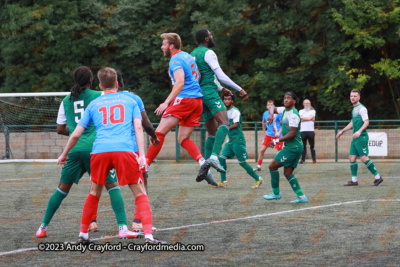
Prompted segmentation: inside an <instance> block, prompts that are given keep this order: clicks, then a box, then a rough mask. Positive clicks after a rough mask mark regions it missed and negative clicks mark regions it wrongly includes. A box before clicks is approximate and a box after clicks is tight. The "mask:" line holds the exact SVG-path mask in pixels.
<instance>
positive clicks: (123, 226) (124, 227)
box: [118, 225, 128, 232]
mask: <svg viewBox="0 0 400 267" xmlns="http://www.w3.org/2000/svg"><path fill="white" fill-rule="evenodd" d="M118 228H119V230H120V231H123V232H126V231H128V227H127V226H126V225H122V226H119V227H118Z"/></svg>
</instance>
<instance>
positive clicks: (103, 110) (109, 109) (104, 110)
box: [99, 104, 125, 125]
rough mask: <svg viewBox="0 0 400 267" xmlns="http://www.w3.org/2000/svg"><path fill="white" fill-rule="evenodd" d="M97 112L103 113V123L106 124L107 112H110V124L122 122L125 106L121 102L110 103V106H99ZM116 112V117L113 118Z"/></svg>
mask: <svg viewBox="0 0 400 267" xmlns="http://www.w3.org/2000/svg"><path fill="white" fill-rule="evenodd" d="M99 112H100V113H101V114H102V115H103V125H105V124H108V121H107V118H108V113H110V123H111V124H118V123H123V122H124V121H125V108H124V105H122V104H118V105H112V106H110V107H106V106H103V107H101V108H99ZM116 113H117V114H119V116H118V117H119V118H118V119H116V118H115V114H116Z"/></svg>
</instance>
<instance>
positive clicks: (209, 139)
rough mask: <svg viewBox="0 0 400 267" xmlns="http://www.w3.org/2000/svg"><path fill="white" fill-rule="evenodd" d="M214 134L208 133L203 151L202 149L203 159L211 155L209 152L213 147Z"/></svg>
mask: <svg viewBox="0 0 400 267" xmlns="http://www.w3.org/2000/svg"><path fill="white" fill-rule="evenodd" d="M214 142H215V136H211V135H209V136H208V137H207V140H206V145H205V151H204V159H209V158H210V156H211V152H212V150H213V147H214Z"/></svg>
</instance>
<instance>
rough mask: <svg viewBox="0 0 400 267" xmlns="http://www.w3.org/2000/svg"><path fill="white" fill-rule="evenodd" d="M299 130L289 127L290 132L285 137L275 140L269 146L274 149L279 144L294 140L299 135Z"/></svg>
mask: <svg viewBox="0 0 400 267" xmlns="http://www.w3.org/2000/svg"><path fill="white" fill-rule="evenodd" d="M297 128H298V127H292V126H289V132H288V133H287V134H285V135H284V136H282V137H279V138H277V139H273V140H272V141H271V142H269V144H268V146H269V147H271V148H273V147H274V146H275V145H276V144H278V143H279V142H284V141H287V140H290V139H293V138H294V137H295V136H296V134H297Z"/></svg>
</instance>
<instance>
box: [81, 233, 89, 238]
mask: <svg viewBox="0 0 400 267" xmlns="http://www.w3.org/2000/svg"><path fill="white" fill-rule="evenodd" d="M79 237H83V239H89V234H88V233H82V232H80V233H79Z"/></svg>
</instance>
